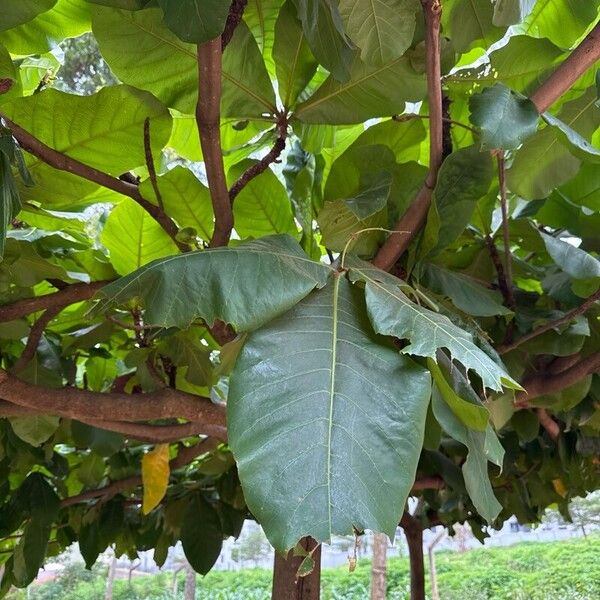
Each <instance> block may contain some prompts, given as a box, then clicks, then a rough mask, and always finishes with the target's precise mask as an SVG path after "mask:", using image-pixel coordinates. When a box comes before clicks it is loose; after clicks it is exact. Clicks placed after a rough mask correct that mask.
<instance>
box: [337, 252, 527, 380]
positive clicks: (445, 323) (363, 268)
mask: <svg viewBox="0 0 600 600" xmlns="http://www.w3.org/2000/svg"><path fill="white" fill-rule="evenodd" d="M346 262H347V266H349V267H350V278H351V279H352V280H353V281H363V282H364V283H365V288H366V296H367V308H368V311H369V318H370V319H371V323H372V324H373V328H374V329H375V331H376V332H377V333H381V334H383V335H391V336H394V337H397V338H400V339H403V340H408V341H409V342H410V344H409V345H408V346H406V347H404V348H403V349H402V353H403V354H414V355H416V356H426V357H429V358H433V359H435V358H436V353H437V351H438V350H439V349H440V348H445V349H446V350H448V351H449V352H450V355H451V356H452V358H453V359H455V360H457V361H459V362H460V363H462V364H463V365H464V367H465V368H466V369H467V370H469V369H472V370H473V371H475V372H476V373H477V374H478V375H479V377H481V380H482V382H483V384H484V386H486V387H488V388H491V389H494V390H498V391H500V390H501V389H502V386H503V385H505V386H507V387H516V388H518V387H519V385H518V384H517V383H516V382H515V381H514V380H513V379H512V378H511V377H510V375H508V373H507V372H506V371H505V370H504V368H503V367H502V366H500V365H499V364H497V363H496V362H494V361H493V360H492V359H491V358H490V357H489V356H488V355H487V354H486V353H485V352H483V350H481V349H480V348H479V347H478V346H476V345H475V343H474V342H473V336H472V335H471V334H470V333H468V332H466V331H464V330H463V329H460V328H459V327H457V326H456V325H454V324H453V323H452V322H451V321H450V319H448V317H445V316H444V315H441V314H439V313H436V312H433V311H431V310H428V309H427V308H424V307H422V306H419V305H418V304H415V303H414V302H411V300H409V298H408V297H407V296H406V295H405V294H404V293H403V292H401V291H400V286H401V285H402V281H401V280H400V279H398V278H397V277H394V276H393V275H390V274H388V273H386V272H385V271H381V270H380V269H376V268H375V267H373V266H371V265H369V263H366V262H363V261H361V260H359V259H357V258H355V257H352V256H350V257H348V259H347V261H346Z"/></svg>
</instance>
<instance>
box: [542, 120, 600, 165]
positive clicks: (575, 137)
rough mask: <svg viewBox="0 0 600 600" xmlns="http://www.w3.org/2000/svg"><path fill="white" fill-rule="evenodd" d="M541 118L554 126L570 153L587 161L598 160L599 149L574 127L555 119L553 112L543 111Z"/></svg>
mask: <svg viewBox="0 0 600 600" xmlns="http://www.w3.org/2000/svg"><path fill="white" fill-rule="evenodd" d="M542 119H544V121H546V123H548V125H550V127H554V129H555V130H556V133H557V135H558V138H559V139H560V140H561V142H563V144H564V145H565V146H566V147H567V148H569V150H570V151H571V154H574V155H575V156H577V157H578V158H581V159H583V160H586V161H588V162H593V163H598V162H600V150H598V148H596V147H595V146H594V145H593V144H591V143H590V142H588V141H587V140H586V139H585V138H584V137H583V136H581V135H579V134H578V133H577V132H576V131H575V130H574V129H571V128H570V127H569V126H568V125H567V124H566V123H563V122H562V121H561V120H560V119H557V118H556V117H555V116H554V115H553V114H551V113H549V112H545V113H543V114H542Z"/></svg>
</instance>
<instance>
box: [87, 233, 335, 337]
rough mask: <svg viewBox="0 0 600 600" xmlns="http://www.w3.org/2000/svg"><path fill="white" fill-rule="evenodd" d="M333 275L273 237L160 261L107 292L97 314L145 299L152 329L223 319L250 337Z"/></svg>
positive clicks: (291, 241)
mask: <svg viewBox="0 0 600 600" xmlns="http://www.w3.org/2000/svg"><path fill="white" fill-rule="evenodd" d="M331 273H332V269H331V268H330V267H328V266H326V265H324V264H319V263H316V262H313V261H311V260H310V259H309V258H308V257H307V256H306V255H305V254H304V252H302V250H301V248H300V246H299V245H298V243H297V242H296V241H295V240H294V239H293V238H291V237H289V236H286V235H277V236H270V237H266V238H261V239H260V240H255V241H252V242H248V243H245V244H240V245H238V246H236V247H234V248H214V249H209V250H205V251H202V252H190V253H187V254H184V255H179V256H172V257H169V258H165V259H160V260H157V261H155V262H154V263H151V264H149V265H147V266H146V267H143V268H142V269H140V270H139V271H137V272H135V273H132V274H131V275H129V276H127V277H124V278H122V279H120V280H119V281H116V282H114V283H112V284H109V285H108V286H106V287H104V288H103V289H102V291H101V292H100V293H99V297H100V298H104V300H102V301H101V302H100V303H99V305H98V309H97V310H108V309H109V308H111V307H113V306H115V305H118V304H121V303H123V302H126V301H128V300H131V299H133V298H140V299H141V300H142V301H143V303H144V305H145V308H146V311H145V317H144V319H145V322H146V324H149V325H161V326H163V327H172V326H174V327H180V328H182V329H184V328H186V327H188V326H189V325H190V324H191V323H192V322H193V321H194V320H195V319H203V320H204V321H205V322H207V323H209V324H212V323H214V322H215V320H217V319H221V320H223V321H226V322H227V323H231V324H232V325H233V327H234V328H235V329H236V330H237V331H247V330H251V329H255V328H256V327H258V326H260V325H261V324H263V323H265V322H267V321H269V320H271V319H273V318H275V317H276V316H277V315H279V314H281V313H282V312H284V311H286V310H288V309H289V308H291V307H292V306H293V305H294V304H296V303H297V302H299V301H300V300H301V299H302V298H303V297H304V296H306V295H307V294H308V293H309V292H310V291H311V290H312V289H313V288H315V287H323V286H324V285H325V284H326V283H327V280H328V278H329V277H330V275H331ZM232 284H233V285H232Z"/></svg>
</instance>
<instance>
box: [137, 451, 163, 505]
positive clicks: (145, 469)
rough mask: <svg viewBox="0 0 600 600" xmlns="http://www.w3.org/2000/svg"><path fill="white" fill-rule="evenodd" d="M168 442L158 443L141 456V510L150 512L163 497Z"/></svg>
mask: <svg viewBox="0 0 600 600" xmlns="http://www.w3.org/2000/svg"><path fill="white" fill-rule="evenodd" d="M169 474H170V469H169V444H159V445H158V446H155V447H154V449H153V450H151V451H150V452H146V454H144V456H143V457H142V484H143V487H144V500H143V504H142V511H143V513H144V514H145V515H147V514H148V513H150V512H152V511H153V510H154V509H155V508H156V507H157V506H158V505H159V504H160V502H161V500H162V499H163V498H164V497H165V494H166V493H167V487H168V486H169Z"/></svg>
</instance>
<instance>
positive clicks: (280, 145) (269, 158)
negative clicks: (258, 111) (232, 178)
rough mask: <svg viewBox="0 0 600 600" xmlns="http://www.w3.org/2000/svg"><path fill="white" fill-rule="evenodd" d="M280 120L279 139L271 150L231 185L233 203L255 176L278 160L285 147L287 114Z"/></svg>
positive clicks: (230, 195)
mask: <svg viewBox="0 0 600 600" xmlns="http://www.w3.org/2000/svg"><path fill="white" fill-rule="evenodd" d="M279 119H280V121H279V122H278V125H277V131H278V135H277V140H276V141H275V144H273V147H272V148H271V149H270V150H269V152H268V153H267V154H266V155H265V156H264V157H263V158H261V159H260V160H259V161H258V162H257V163H255V164H253V165H252V166H251V167H250V168H249V169H247V170H246V171H244V173H242V174H241V175H240V178H239V179H238V180H237V181H236V182H235V183H234V184H233V185H232V186H231V189H230V190H229V201H230V202H231V203H232V204H233V201H234V200H235V198H236V196H237V195H238V194H239V193H240V192H241V191H242V190H243V189H244V187H245V186H247V185H248V184H249V183H250V182H251V181H252V180H253V179H254V178H255V177H258V176H259V175H260V174H261V173H263V172H264V171H266V170H267V169H268V168H269V165H271V164H273V163H274V162H276V161H277V159H278V158H279V156H280V154H281V153H282V152H283V149H284V148H285V140H286V137H287V118H286V116H285V115H279Z"/></svg>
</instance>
